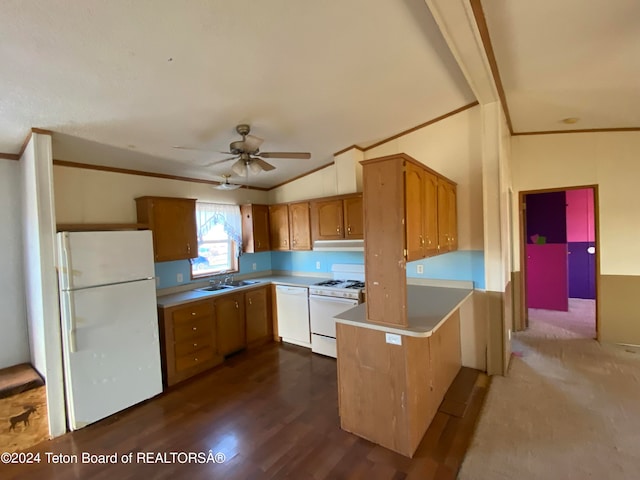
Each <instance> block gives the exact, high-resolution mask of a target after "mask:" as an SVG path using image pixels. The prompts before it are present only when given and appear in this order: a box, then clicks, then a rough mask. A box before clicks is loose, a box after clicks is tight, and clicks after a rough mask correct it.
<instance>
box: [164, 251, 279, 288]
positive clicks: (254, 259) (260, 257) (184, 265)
mask: <svg viewBox="0 0 640 480" xmlns="http://www.w3.org/2000/svg"><path fill="white" fill-rule="evenodd" d="M254 263H255V264H256V269H255V270H253V264H254ZM265 270H271V252H260V253H245V254H244V255H242V256H241V257H240V274H248V273H256V272H263V271H265ZM179 273H181V274H182V278H183V281H182V282H181V283H178V280H177V278H178V274H179ZM156 278H159V279H160V282H159V283H158V284H157V288H169V287H175V286H177V285H184V284H185V283H193V282H198V281H199V282H201V281H202V279H199V280H191V265H190V263H189V261H188V260H176V261H175V262H162V263H156Z"/></svg>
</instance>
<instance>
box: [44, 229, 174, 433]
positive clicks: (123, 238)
mask: <svg viewBox="0 0 640 480" xmlns="http://www.w3.org/2000/svg"><path fill="white" fill-rule="evenodd" d="M57 244H58V257H57V258H58V261H57V263H58V264H57V270H58V281H59V289H60V312H61V322H62V323H61V327H62V347H63V364H64V381H65V397H66V404H67V420H68V424H69V428H70V429H71V430H77V429H79V428H82V427H84V426H86V425H88V424H90V423H93V422H96V421H98V420H100V419H102V418H105V417H108V416H109V415H112V414H114V413H116V412H119V411H121V410H123V409H125V408H127V407H130V406H131V405H135V404H136V403H139V402H141V401H143V400H146V399H148V398H151V397H153V396H155V395H157V394H159V393H160V392H161V391H162V371H161V367H160V342H159V338H158V317H157V310H156V290H155V280H154V273H155V272H154V265H153V244H152V237H151V231H149V230H142V231H122V232H116V231H113V232H111V231H108V232H61V233H58V238H57Z"/></svg>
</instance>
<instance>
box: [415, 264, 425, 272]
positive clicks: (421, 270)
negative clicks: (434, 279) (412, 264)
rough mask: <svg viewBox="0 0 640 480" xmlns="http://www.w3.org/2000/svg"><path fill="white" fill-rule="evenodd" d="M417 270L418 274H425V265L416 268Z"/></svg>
mask: <svg viewBox="0 0 640 480" xmlns="http://www.w3.org/2000/svg"><path fill="white" fill-rule="evenodd" d="M416 270H417V272H418V273H424V265H418V266H416Z"/></svg>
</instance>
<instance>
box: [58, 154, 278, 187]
mask: <svg viewBox="0 0 640 480" xmlns="http://www.w3.org/2000/svg"><path fill="white" fill-rule="evenodd" d="M53 164H54V165H56V166H59V167H72V168H84V169H87V170H98V171H101V172H112V173H123V174H125V175H140V176H142V177H153V178H165V179H168V180H180V181H183V182H193V183H206V184H208V185H220V184H221V183H222V182H218V181H216V180H205V179H203V178H193V177H181V176H178V175H168V174H166V173H156V172H145V171H143V170H131V169H128V168H116V167H107V166H104V165H93V164H90V163H78V162H69V161H67V160H59V159H55V158H54V159H53ZM242 188H245V189H249V190H260V191H263V192H266V191H268V190H270V189H269V188H266V187H252V186H248V185H243V187H242Z"/></svg>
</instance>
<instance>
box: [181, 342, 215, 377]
mask: <svg viewBox="0 0 640 480" xmlns="http://www.w3.org/2000/svg"><path fill="white" fill-rule="evenodd" d="M212 359H213V348H202V349H200V350H196V351H195V352H191V353H188V354H186V355H181V356H179V357H178V356H177V357H176V372H181V371H183V370H187V369H189V368H193V367H196V366H198V365H203V364H206V363H208V362H211V360H212Z"/></svg>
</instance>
